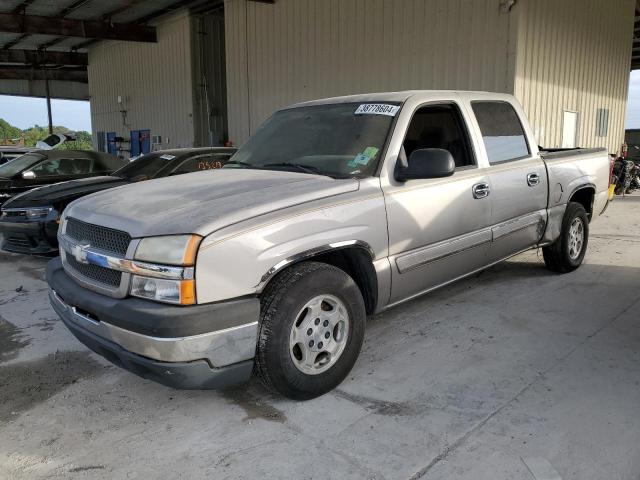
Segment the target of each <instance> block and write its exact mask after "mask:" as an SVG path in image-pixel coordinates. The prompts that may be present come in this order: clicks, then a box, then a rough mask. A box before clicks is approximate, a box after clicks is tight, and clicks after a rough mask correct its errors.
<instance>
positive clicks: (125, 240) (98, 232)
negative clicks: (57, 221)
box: [65, 218, 131, 257]
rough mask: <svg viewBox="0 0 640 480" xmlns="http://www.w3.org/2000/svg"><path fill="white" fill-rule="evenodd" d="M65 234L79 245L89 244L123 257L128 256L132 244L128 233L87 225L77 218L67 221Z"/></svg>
mask: <svg viewBox="0 0 640 480" xmlns="http://www.w3.org/2000/svg"><path fill="white" fill-rule="evenodd" d="M65 234H66V235H67V236H68V237H71V238H73V239H74V240H77V241H78V242H79V243H82V242H88V243H89V245H91V246H92V247H93V248H98V249H100V250H104V251H106V252H111V253H115V254H117V255H122V256H123V257H124V256H125V255H126V253H127V249H128V248H129V243H130V242H131V236H130V235H129V234H128V233H127V232H123V231H121V230H114V229H113V228H107V227H102V226H100V225H93V224H91V223H85V222H82V221H80V220H76V219H75V218H68V219H67V227H66V230H65Z"/></svg>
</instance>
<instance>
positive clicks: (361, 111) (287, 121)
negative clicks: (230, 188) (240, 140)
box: [223, 103, 400, 178]
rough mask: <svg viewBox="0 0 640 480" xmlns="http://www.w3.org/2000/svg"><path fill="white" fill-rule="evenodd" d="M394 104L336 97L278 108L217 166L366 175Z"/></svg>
mask: <svg viewBox="0 0 640 480" xmlns="http://www.w3.org/2000/svg"><path fill="white" fill-rule="evenodd" d="M399 109H400V106H399V105H398V104H397V103H385V104H371V103H365V104H363V103H341V104H330V105H318V106H309V107H299V108H292V109H287V110H281V111H279V112H277V113H276V114H274V115H273V116H272V117H271V118H270V119H269V120H267V121H266V122H265V123H264V124H263V125H262V126H261V127H260V128H259V129H258V130H257V131H256V133H255V134H254V135H253V136H252V137H251V138H250V139H249V140H248V141H247V143H245V144H244V145H243V146H242V148H241V149H240V150H238V152H237V153H236V154H235V155H234V156H233V158H232V159H231V161H230V162H229V163H227V164H226V165H225V166H224V167H223V168H259V169H268V170H272V169H273V170H279V169H282V170H290V171H297V172H304V173H313V174H319V175H328V176H331V177H336V178H347V177H366V176H371V175H373V174H374V173H375V171H376V166H377V164H378V162H379V160H380V157H381V155H382V150H383V148H384V145H385V142H386V140H387V136H388V135H389V131H390V130H391V124H392V123H393V118H394V116H395V115H396V114H397V112H398V110H399Z"/></svg>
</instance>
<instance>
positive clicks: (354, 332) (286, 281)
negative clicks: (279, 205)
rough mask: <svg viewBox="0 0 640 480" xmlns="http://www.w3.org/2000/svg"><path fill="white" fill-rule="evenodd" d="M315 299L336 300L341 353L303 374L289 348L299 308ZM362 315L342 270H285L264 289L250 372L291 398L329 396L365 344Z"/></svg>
mask: <svg viewBox="0 0 640 480" xmlns="http://www.w3.org/2000/svg"><path fill="white" fill-rule="evenodd" d="M318 295H332V296H334V297H336V298H338V299H339V300H340V301H341V302H342V303H343V305H344V307H345V308H346V310H347V312H348V315H349V329H348V334H347V338H346V339H345V341H346V345H345V347H344V350H343V351H342V353H341V354H340V355H339V356H336V357H337V359H336V361H335V364H333V365H332V366H331V367H330V368H329V369H328V370H326V371H324V372H322V373H318V374H305V373H304V372H302V371H301V370H299V369H298V368H297V367H296V365H295V364H294V362H293V360H292V358H291V353H290V345H289V335H290V333H291V328H292V326H293V324H294V322H296V320H297V319H296V316H297V315H298V313H299V312H300V310H301V309H302V308H303V307H304V306H305V305H306V304H307V302H309V301H310V300H311V299H312V298H314V297H315V296H318ZM365 324H366V311H365V306H364V300H363V298H362V294H361V292H360V289H359V288H358V286H357V285H356V283H355V282H354V281H353V279H352V278H351V277H350V276H349V275H347V274H346V273H345V272H344V271H343V270H340V269H339V268H336V267H334V266H331V265H328V264H324V263H318V262H303V263H300V264H297V265H294V266H292V267H290V268H289V269H287V270H285V271H284V272H282V273H281V274H280V275H279V276H278V277H277V278H275V279H274V280H273V281H272V283H271V284H269V285H268V286H267V289H266V290H265V292H264V294H263V296H262V299H261V308H260V331H259V335H258V346H257V350H256V358H255V371H256V374H257V376H258V377H259V378H260V379H261V380H262V382H263V383H264V384H265V385H266V386H267V388H269V389H271V390H275V391H277V392H279V393H281V394H282V395H284V396H286V397H288V398H291V399H294V400H308V399H311V398H314V397H317V396H319V395H322V394H324V393H327V392H329V391H330V390H332V389H333V388H335V387H336V386H337V385H339V384H340V383H341V382H342V381H343V380H344V378H345V377H346V376H347V375H348V374H349V372H350V371H351V369H352V368H353V365H354V364H355V362H356V359H357V358H358V355H359V354H360V348H361V347H362V342H363V340H364V331H365Z"/></svg>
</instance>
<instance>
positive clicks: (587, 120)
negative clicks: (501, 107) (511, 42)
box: [514, 0, 635, 153]
mask: <svg viewBox="0 0 640 480" xmlns="http://www.w3.org/2000/svg"><path fill="white" fill-rule="evenodd" d="M634 8H635V1H634V0H589V1H584V0H561V1H559V0H520V1H519V2H518V3H517V4H516V6H515V8H514V11H515V13H517V14H518V15H519V28H518V42H517V44H518V47H517V48H518V56H517V63H516V81H515V94H516V97H518V99H519V100H520V102H521V103H522V104H523V106H524V109H525V111H526V112H527V114H528V115H529V120H530V121H531V123H532V125H533V128H534V130H535V132H536V136H537V138H538V143H540V144H541V145H544V146H546V147H559V146H560V145H561V144H562V138H561V137H562V130H563V125H562V119H563V111H564V110H568V111H574V112H578V142H577V144H578V146H583V147H607V148H608V149H609V151H610V152H611V153H613V152H616V151H617V150H618V149H619V147H620V145H621V144H622V142H623V141H624V116H625V107H626V102H627V89H628V83H629V68H630V62H631V46H632V38H633V19H634ZM599 108H606V109H609V134H608V135H607V136H606V137H596V135H595V131H596V112H597V110H598V109H599Z"/></svg>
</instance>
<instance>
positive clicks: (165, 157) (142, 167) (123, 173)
mask: <svg viewBox="0 0 640 480" xmlns="http://www.w3.org/2000/svg"><path fill="white" fill-rule="evenodd" d="M175 158H176V157H175V155H169V154H162V153H149V154H147V155H145V156H144V157H140V158H137V159H135V160H134V161H132V162H131V163H128V164H127V165H125V166H124V167H122V168H121V169H119V170H116V171H115V172H113V175H115V176H116V177H120V178H124V179H126V180H130V181H132V182H138V181H141V180H148V179H149V178H152V177H154V176H155V175H156V174H157V173H158V172H159V171H160V170H162V169H163V168H164V167H166V166H167V165H169V163H170V162H171V161H172V160H174V159H175Z"/></svg>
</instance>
